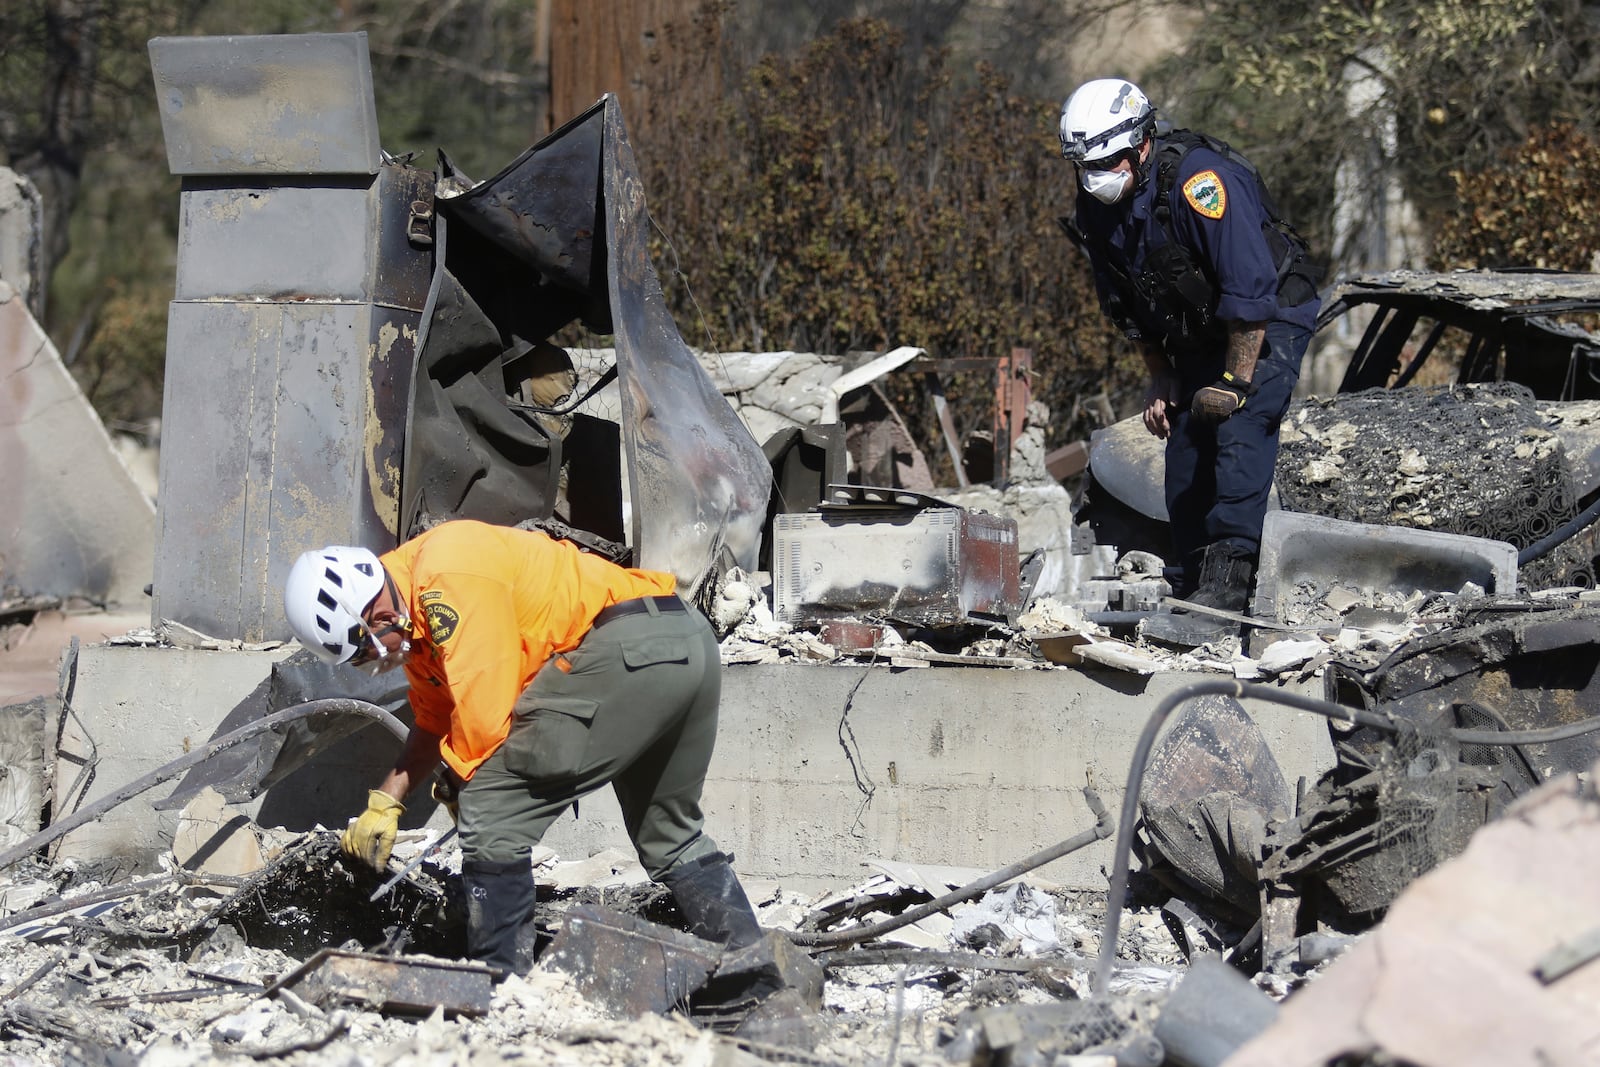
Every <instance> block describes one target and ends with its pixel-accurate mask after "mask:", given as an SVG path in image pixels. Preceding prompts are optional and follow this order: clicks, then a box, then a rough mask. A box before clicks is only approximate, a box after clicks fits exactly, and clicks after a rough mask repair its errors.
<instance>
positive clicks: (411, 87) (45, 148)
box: [0, 0, 544, 422]
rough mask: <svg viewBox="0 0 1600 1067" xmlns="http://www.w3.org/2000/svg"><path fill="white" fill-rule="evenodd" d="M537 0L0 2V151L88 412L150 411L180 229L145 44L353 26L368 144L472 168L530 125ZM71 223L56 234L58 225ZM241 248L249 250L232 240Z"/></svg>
mask: <svg viewBox="0 0 1600 1067" xmlns="http://www.w3.org/2000/svg"><path fill="white" fill-rule="evenodd" d="M536 6H537V5H536V3H535V0H486V2H483V3H475V4H446V5H437V4H422V3H418V2H414V0H361V2H358V3H355V4H351V5H346V6H344V7H342V8H341V7H333V6H328V5H325V4H316V3H312V2H310V0H15V2H14V3H5V4H0V42H3V44H0V164H5V165H7V166H9V167H12V168H13V169H15V170H17V171H19V172H21V173H23V174H25V175H27V176H28V177H29V178H30V179H32V181H33V182H34V184H35V186H36V187H37V188H38V190H39V192H40V194H41V199H42V201H43V205H44V211H45V216H46V217H45V241H44V246H45V247H44V261H45V262H44V274H45V276H46V277H47V278H48V279H50V285H49V301H48V303H47V306H46V316H45V323H44V325H45V328H46V330H47V331H48V332H49V333H50V335H51V336H52V337H53V338H54V339H55V340H56V343H57V346H58V347H59V348H60V349H61V351H62V355H63V357H64V359H65V360H66V361H67V363H68V365H69V367H70V368H71V369H72V371H73V373H74V374H75V375H76V376H77V378H78V380H79V383H80V384H81V385H82V386H83V387H84V389H85V391H86V393H87V394H88V396H89V397H90V399H91V401H92V402H93V403H94V404H95V405H96V407H97V408H98V409H99V410H100V412H101V413H102V415H104V416H105V417H107V418H108V419H111V420H114V421H128V422H135V421H142V420H144V419H147V418H149V417H151V416H154V415H158V414H159V413H160V400H161V377H160V373H161V368H162V365H163V363H164V357H165V321H166V308H167V304H168V302H169V301H170V300H171V299H172V286H173V276H174V268H175V264H176V255H175V249H176V246H177V239H178V233H177V229H178V222H177V213H178V181H177V179H175V178H173V177H172V176H171V175H170V174H168V172H167V162H166V152H165V143H164V141H163V138H162V134H161V126H160V120H159V116H158V113H157V110H156V104H155V94H154V85H153V82H152V79H151V73H150V63H149V58H148V52H147V48H146V45H147V42H148V41H149V39H150V38H151V37H155V36H162V35H191V34H255V33H314V32H333V31H350V30H364V31H366V32H367V33H368V35H369V36H368V44H369V50H370V52H371V54H372V57H373V80H374V86H375V95H376V98H377V109H378V115H379V119H380V125H381V130H382V139H383V143H384V146H385V147H386V148H389V149H390V150H391V151H394V152H396V153H399V152H404V151H409V150H418V151H419V153H420V155H421V158H420V159H419V160H418V163H419V165H421V166H430V165H431V164H432V157H431V153H432V149H433V148H435V147H436V146H443V147H447V148H450V149H451V151H452V154H453V155H454V157H455V158H456V160H457V162H458V163H460V164H461V165H462V167H463V168H467V169H469V171H477V172H478V173H480V174H481V173H482V172H483V171H484V170H490V171H491V172H492V169H494V168H498V167H499V166H500V165H501V164H503V163H505V162H507V161H509V160H510V159H511V158H513V157H514V156H515V155H516V154H517V153H518V152H520V151H521V150H522V149H523V148H525V147H527V145H528V144H529V143H530V142H531V141H532V140H533V139H534V138H535V136H536V135H537V133H538V131H539V130H540V129H541V122H542V108H543V103H544V97H543V95H542V89H541V88H539V72H538V71H536V70H535V69H534V64H533V61H532V47H533V42H534V39H535V37H534V33H533V22H534V16H535V9H536ZM69 238H70V240H69ZM240 254H241V255H247V254H249V250H248V249H240Z"/></svg>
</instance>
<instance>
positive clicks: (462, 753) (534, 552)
mask: <svg viewBox="0 0 1600 1067" xmlns="http://www.w3.org/2000/svg"><path fill="white" fill-rule="evenodd" d="M380 559H381V562H382V563H383V565H384V567H385V568H386V569H387V570H388V572H389V575H390V577H392V578H393V579H394V583H395V586H396V588H398V589H399V590H400V595H401V597H403V598H404V599H405V600H406V602H407V604H408V605H409V611H410V614H411V618H412V620H413V622H414V626H413V630H414V633H413V635H412V638H411V648H412V650H411V658H410V660H409V661H408V662H407V663H406V677H407V680H408V681H409V682H410V683H411V710H412V712H413V714H414V716H415V722H416V724H417V726H419V727H421V728H422V729H424V730H426V731H428V732H429V733H435V734H438V735H440V737H441V738H442V740H441V742H440V745H439V755H440V758H441V759H443V760H444V762H445V763H447V764H449V765H450V767H451V768H452V769H453V770H454V771H455V772H456V773H457V774H459V775H461V777H462V778H471V777H472V773H473V771H475V770H476V769H477V767H478V765H479V764H480V763H482V762H483V761H484V760H486V759H488V758H489V756H490V755H491V754H492V753H493V752H494V750H495V749H496V748H498V747H499V746H500V743H501V742H502V741H504V740H505V739H506V735H507V734H508V733H509V732H510V730H511V709H512V706H513V705H514V704H515V703H516V700H517V697H518V696H519V695H520V694H521V693H522V690H523V689H524V688H525V687H526V686H527V684H528V683H529V682H530V681H532V680H533V676H534V675H535V674H537V673H538V672H539V669H540V668H541V667H543V666H544V664H545V662H546V661H547V660H549V659H550V657H551V656H553V655H556V654H557V653H560V652H567V651H570V650H571V649H574V648H576V647H577V646H578V642H580V641H581V640H583V636H584V634H586V633H588V632H589V627H590V626H591V625H593V623H594V618H595V616H596V615H598V614H600V612H601V611H602V610H604V609H605V608H608V607H610V606H611V605H612V604H616V603H619V602H621V601H624V600H633V599H635V598H637V597H643V596H660V595H663V594H666V593H671V592H673V591H674V590H675V589H676V586H677V582H676V580H675V579H674V578H673V576H672V575H670V574H662V573H659V572H657V571H645V570H629V569H627V568H623V567H619V566H617V565H616V564H614V563H611V562H610V561H609V560H605V559H602V558H601V557H599V556H595V555H591V554H588V553H585V552H580V551H579V550H578V549H577V547H576V546H574V545H573V544H572V543H571V542H569V541H557V540H554V539H553V538H550V537H548V536H546V535H545V534H542V533H538V532H536V531H528V530H513V529H511V528H509V527H505V526H491V525H489V524H487V523H481V522H473V521H470V520H458V521H455V522H447V523H443V524H441V525H439V526H436V527H434V528H433V529H432V530H429V531H427V532H426V533H423V534H420V535H418V536H417V537H415V538H413V539H411V540H410V541H407V542H406V543H405V544H403V545H401V546H400V547H399V548H397V549H395V550H394V551H393V552H389V553H386V554H385V555H383V556H382V557H380Z"/></svg>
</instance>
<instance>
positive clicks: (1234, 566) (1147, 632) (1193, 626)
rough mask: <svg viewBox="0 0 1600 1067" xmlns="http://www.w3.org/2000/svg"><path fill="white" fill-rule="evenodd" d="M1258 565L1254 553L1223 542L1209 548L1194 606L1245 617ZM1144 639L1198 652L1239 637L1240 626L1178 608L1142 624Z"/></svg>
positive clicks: (1194, 594) (1190, 598)
mask: <svg viewBox="0 0 1600 1067" xmlns="http://www.w3.org/2000/svg"><path fill="white" fill-rule="evenodd" d="M1255 573H1256V561H1255V556H1254V554H1252V553H1251V552H1249V551H1247V550H1245V549H1244V548H1241V547H1240V546H1238V545H1234V544H1230V543H1228V542H1221V543H1218V544H1214V545H1209V546H1207V548H1206V550H1205V554H1204V556H1203V558H1202V560H1201V563H1200V584H1199V587H1198V588H1197V589H1196V590H1195V591H1194V593H1193V595H1191V596H1189V597H1187V598H1183V599H1187V600H1189V601H1190V602H1191V603H1194V604H1199V605H1202V606H1204V607H1208V608H1219V609H1221V610H1223V611H1232V612H1236V613H1242V612H1243V611H1244V609H1245V607H1246V606H1247V605H1248V604H1249V601H1250V582H1251V580H1252V579H1254V578H1255ZM1141 632H1142V633H1143V634H1144V636H1146V637H1148V638H1151V639H1153V640H1156V641H1160V642H1163V643H1164V644H1169V645H1176V646H1178V647H1179V648H1198V647H1199V646H1200V645H1205V644H1210V643H1211V642H1212V641H1219V640H1221V639H1222V638H1224V637H1237V636H1238V635H1239V624H1238V623H1237V622H1234V621H1232V620H1230V619H1223V618H1218V617H1216V616H1211V615H1203V614H1201V613H1199V612H1195V611H1185V610H1184V609H1183V608H1182V607H1177V606H1175V607H1174V608H1173V610H1172V611H1171V612H1169V613H1163V614H1159V615H1152V616H1150V617H1149V618H1148V619H1146V620H1144V622H1143V623H1142V624H1141Z"/></svg>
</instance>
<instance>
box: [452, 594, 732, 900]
mask: <svg viewBox="0 0 1600 1067" xmlns="http://www.w3.org/2000/svg"><path fill="white" fill-rule="evenodd" d="M628 604H629V606H640V607H642V608H643V610H639V611H637V612H635V613H633V614H621V615H617V614H615V612H616V610H617V609H615V608H613V609H611V612H612V614H611V615H606V614H602V616H601V621H599V622H598V623H597V625H596V626H595V627H594V628H593V629H591V630H590V631H589V633H588V634H587V635H586V636H585V637H584V639H583V642H582V643H581V644H579V645H578V647H577V648H576V649H574V650H573V651H571V652H567V653H564V654H563V655H558V656H555V657H553V658H552V659H551V660H550V661H549V662H548V663H546V664H545V665H544V667H543V668H542V669H541V670H540V671H539V673H538V674H537V675H535V676H534V679H533V681H532V682H530V683H529V685H528V687H527V689H525V690H524V691H523V693H522V696H521V698H520V699H519V700H518V701H517V704H516V708H515V710H514V712H513V714H512V720H511V734H510V736H509V737H507V738H506V740H505V742H504V743H503V744H502V745H501V746H500V747H499V748H498V749H496V750H495V752H494V754H493V755H491V756H490V757H489V758H488V759H487V760H486V761H484V763H483V764H481V765H480V766H479V767H478V769H477V772H476V773H475V774H474V775H473V776H472V778H471V780H470V781H468V782H467V783H466V785H465V786H463V787H462V790H461V797H460V815H459V822H458V825H459V827H460V829H461V851H462V854H463V856H464V858H466V859H467V860H472V861H477V862H488V863H499V862H506V861H510V860H516V859H525V858H526V857H527V856H528V854H529V852H530V850H531V849H532V848H533V846H534V845H536V844H537V843H538V842H539V840H540V839H541V838H542V837H543V836H544V834H545V831H546V830H548V829H549V827H550V824H551V823H553V822H554V821H555V820H556V818H557V817H558V816H560V815H561V813H562V812H564V811H566V810H567V808H568V807H569V806H571V804H572V803H573V802H574V801H576V800H577V799H578V798H579V797H581V796H583V795H584V794H585V793H589V792H592V791H593V790H595V789H598V788H600V787H601V786H602V785H605V784H606V783H607V782H610V783H611V788H612V789H613V791H615V793H616V795H617V802H618V804H619V805H620V806H621V808H622V818H623V822H624V823H625V824H626V826H627V828H628V835H629V837H631V838H632V839H633V845H634V848H635V849H637V850H638V853H639V862H640V863H642V864H643V865H644V869H645V870H646V871H647V872H648V873H649V875H650V877H651V878H653V879H657V880H659V879H660V878H661V876H662V875H664V874H666V873H667V872H668V871H671V870H673V869H674V868H676V867H679V866H681V865H682V864H684V863H688V862H690V861H692V860H696V859H699V858H700V857H702V856H705V855H708V854H709V853H712V852H715V851H716V850H717V846H716V843H715V842H714V841H712V840H711V838H710V837H708V836H706V835H705V834H704V833H702V832H701V826H702V824H703V823H704V817H703V816H702V814H701V811H700V791H701V789H702V788H703V787H704V785H705V778H706V768H707V767H708V766H709V765H710V763H711V750H712V747H713V746H714V745H715V743H716V737H717V703H718V700H719V698H720V696H721V691H722V679H721V674H720V669H721V668H720V663H719V661H718V653H717V639H716V637H715V636H714V635H713V634H712V632H711V627H710V625H709V624H708V623H707V622H706V620H705V618H704V616H702V615H701V614H700V613H699V612H697V611H693V610H662V605H666V606H667V607H669V608H671V607H675V606H676V598H673V599H672V600H668V599H667V598H665V597H661V598H644V599H641V600H638V601H629V602H628ZM564 667H565V669H564Z"/></svg>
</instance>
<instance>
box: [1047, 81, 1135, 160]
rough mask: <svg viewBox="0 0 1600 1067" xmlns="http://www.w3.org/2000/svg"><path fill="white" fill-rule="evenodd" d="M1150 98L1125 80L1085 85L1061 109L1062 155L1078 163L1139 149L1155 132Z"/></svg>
mask: <svg viewBox="0 0 1600 1067" xmlns="http://www.w3.org/2000/svg"><path fill="white" fill-rule="evenodd" d="M1155 116H1156V109H1155V108H1153V107H1151V106H1150V99H1149V97H1147V96H1145V95H1144V91H1143V90H1141V89H1140V88H1139V87H1138V86H1137V85H1135V84H1133V83H1132V82H1130V81H1125V80H1123V79H1122V78H1096V79H1095V80H1094V81H1088V82H1084V83H1083V84H1082V85H1080V86H1078V87H1077V88H1076V89H1074V90H1073V92H1072V95H1071V96H1069V97H1067V102H1066V103H1065V104H1063V105H1062V107H1061V130H1060V133H1061V154H1062V156H1064V157H1065V158H1067V159H1070V160H1072V162H1074V163H1082V162H1083V161H1084V160H1086V159H1105V158H1106V157H1107V156H1114V155H1116V154H1118V153H1119V152H1125V151H1127V150H1129V149H1134V148H1138V147H1139V146H1140V145H1142V144H1144V142H1145V140H1146V139H1147V138H1148V137H1149V136H1150V135H1151V133H1152V132H1154V130H1155V122H1156V117H1155Z"/></svg>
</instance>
